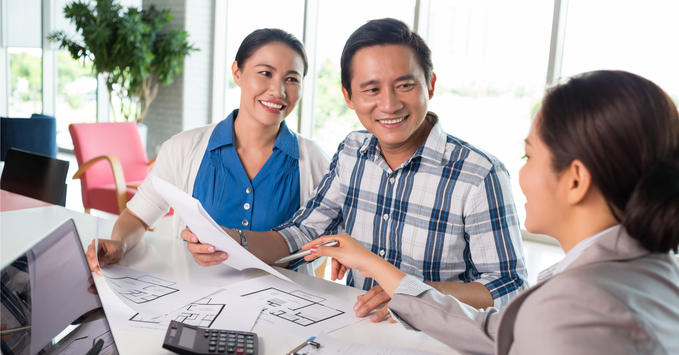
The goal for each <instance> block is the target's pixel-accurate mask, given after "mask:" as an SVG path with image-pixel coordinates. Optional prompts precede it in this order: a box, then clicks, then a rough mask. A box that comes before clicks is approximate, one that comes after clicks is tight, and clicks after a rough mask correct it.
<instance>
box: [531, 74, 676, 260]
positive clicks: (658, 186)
mask: <svg viewBox="0 0 679 355" xmlns="http://www.w3.org/2000/svg"><path fill="white" fill-rule="evenodd" d="M538 125H539V127H538V134H539V135H540V138H541V139H542V140H543V141H544V142H545V144H546V145H547V147H548V148H549V150H550V151H551V153H552V156H553V158H552V168H553V169H554V171H556V172H561V171H563V170H564V169H565V168H567V167H568V166H569V165H570V164H571V162H573V160H576V159H577V160H580V161H581V162H582V163H583V164H584V165H585V166H586V167H587V169H588V170H589V171H590V173H591V175H592V183H593V184H594V185H595V186H596V187H597V188H598V189H599V190H600V191H601V193H602V194H603V196H604V198H605V199H606V201H607V202H608V205H609V208H610V209H611V212H612V213H613V215H614V216H615V217H616V218H617V219H618V220H619V221H620V222H621V223H622V225H623V226H624V227H625V228H626V229H627V232H628V233H629V234H630V235H631V236H632V237H633V238H635V239H636V240H638V241H639V242H640V243H641V244H642V245H643V246H644V247H645V248H646V249H648V250H649V251H651V252H659V253H667V252H669V251H670V250H674V251H675V252H677V250H678V248H679V112H678V111H677V107H676V105H675V104H674V103H673V102H672V100H671V99H670V97H669V96H668V95H667V94H666V93H665V92H664V91H663V90H662V89H661V88H660V87H658V86H657V85H655V84H654V83H652V82H651V81H649V80H646V79H644V78H642V77H640V76H638V75H635V74H631V73H628V72H624V71H594V72H589V73H585V74H581V75H579V76H576V77H573V78H571V79H570V80H568V81H567V82H566V83H564V84H561V85H558V86H556V87H554V88H552V89H550V90H548V92H547V95H546V96H545V98H544V101H543V104H542V109H541V116H540V119H539V121H538Z"/></svg>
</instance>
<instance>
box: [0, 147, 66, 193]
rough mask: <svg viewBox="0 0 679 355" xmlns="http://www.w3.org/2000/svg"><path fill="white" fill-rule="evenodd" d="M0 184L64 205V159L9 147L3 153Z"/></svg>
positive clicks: (8, 188) (0, 185)
mask: <svg viewBox="0 0 679 355" xmlns="http://www.w3.org/2000/svg"><path fill="white" fill-rule="evenodd" d="M5 158H6V159H5V166H4V168H3V170H2V177H0V188H2V189H3V190H5V191H9V192H13V193H16V194H19V195H23V196H28V197H31V198H34V199H36V200H40V201H44V202H48V203H51V204H55V205H60V206H65V205H66V174H67V173H68V165H69V163H68V162H67V161H63V160H59V159H55V158H52V157H49V156H46V155H41V154H35V153H31V152H27V151H24V150H19V149H15V148H11V149H9V150H8V151H7V154H6V157H5Z"/></svg>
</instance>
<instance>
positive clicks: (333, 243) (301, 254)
mask: <svg viewBox="0 0 679 355" xmlns="http://www.w3.org/2000/svg"><path fill="white" fill-rule="evenodd" d="M316 246H317V247H318V246H323V247H336V246H337V241H336V240H331V241H329V242H325V243H322V244H318V245H316ZM307 255H311V251H309V250H302V251H300V252H297V253H294V254H292V255H289V256H286V257H284V258H281V259H279V260H276V262H275V263H274V264H281V263H284V262H287V261H290V260H295V259H299V258H303V257H305V256H307Z"/></svg>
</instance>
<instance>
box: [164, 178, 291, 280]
mask: <svg viewBox="0 0 679 355" xmlns="http://www.w3.org/2000/svg"><path fill="white" fill-rule="evenodd" d="M153 186H154V187H155V189H156V191H157V192H158V193H159V194H160V195H161V196H162V197H163V198H164V199H165V201H167V203H169V204H170V206H172V208H174V211H175V213H178V214H179V215H180V216H181V217H182V219H183V220H184V222H186V224H187V225H188V226H189V228H190V229H191V231H192V232H193V234H195V235H196V236H197V237H198V239H199V241H200V242H201V243H206V244H211V245H214V247H215V249H216V250H222V251H225V252H227V253H228V254H229V257H228V258H227V259H226V260H225V261H224V262H223V264H226V265H228V266H230V267H232V268H234V269H236V270H243V269H249V268H256V269H261V270H264V271H266V272H268V273H270V274H272V275H274V276H276V277H279V278H281V279H283V280H285V281H288V282H292V283H294V282H293V281H292V280H290V279H289V278H288V277H286V276H285V275H283V274H281V273H280V272H278V271H276V269H274V268H273V267H271V266H269V265H267V264H266V263H264V262H263V261H261V260H259V259H258V258H257V257H256V256H254V255H252V253H250V252H249V251H247V250H245V249H243V247H241V246H240V244H238V243H237V242H236V241H235V240H233V238H231V237H230V236H229V235H228V234H226V232H224V230H223V229H222V228H221V227H220V226H219V225H218V224H217V223H216V222H215V221H214V220H213V219H212V217H210V215H209V214H208V213H207V212H206V211H205V209H204V208H203V206H202V205H201V204H200V201H198V200H196V199H195V198H193V197H191V196H189V195H188V194H186V193H185V192H184V191H182V190H180V189H178V188H177V187H176V186H174V185H172V184H170V183H168V182H167V181H164V180H163V179H160V178H158V177H155V176H154V177H153Z"/></svg>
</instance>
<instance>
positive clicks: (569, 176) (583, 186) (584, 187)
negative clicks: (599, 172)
mask: <svg viewBox="0 0 679 355" xmlns="http://www.w3.org/2000/svg"><path fill="white" fill-rule="evenodd" d="M561 178H562V179H566V181H564V183H566V184H567V194H568V203H570V204H571V205H577V204H578V203H580V202H582V200H584V199H585V197H586V196H587V193H588V192H589V191H590V190H591V188H592V174H590V172H589V169H587V167H586V166H585V164H583V163H582V162H581V161H580V160H577V159H576V160H573V162H572V163H571V165H570V166H569V167H568V169H566V171H564V173H563V174H562V175H561Z"/></svg>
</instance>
